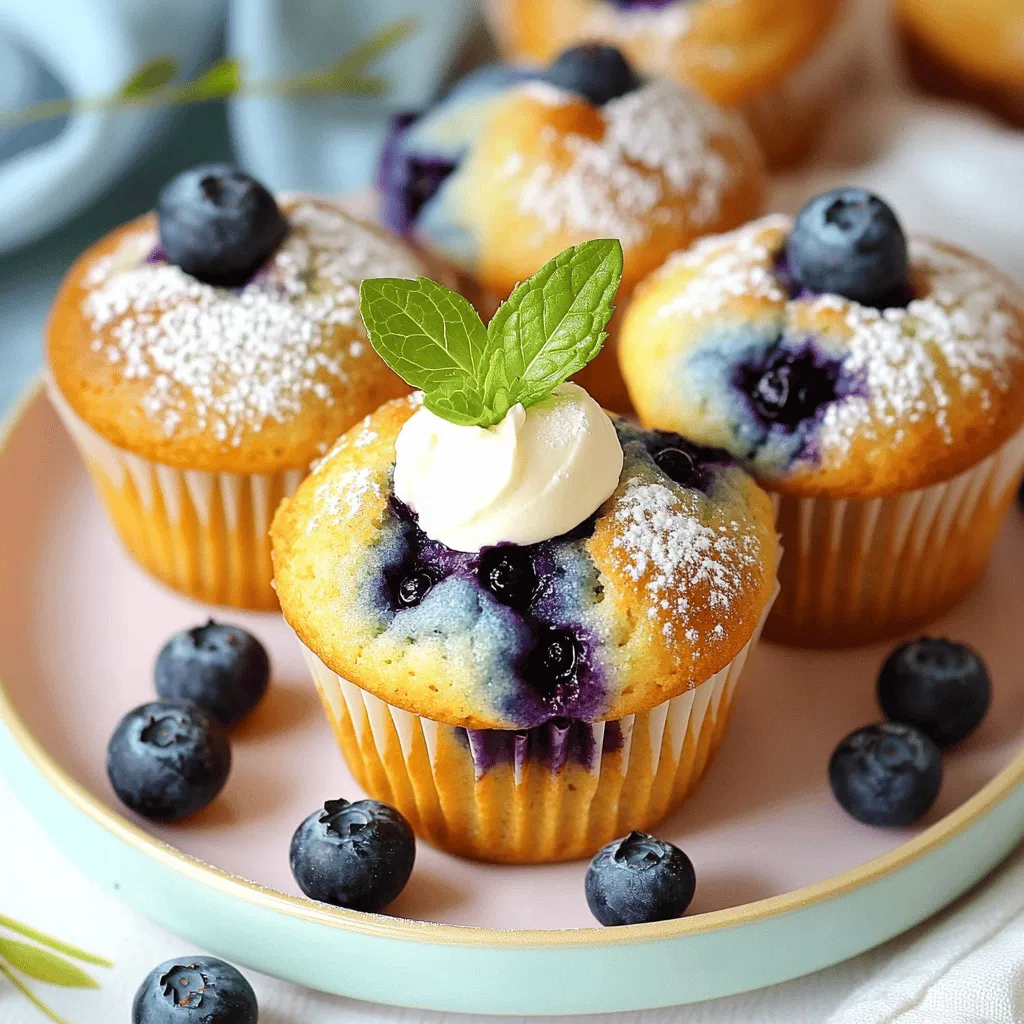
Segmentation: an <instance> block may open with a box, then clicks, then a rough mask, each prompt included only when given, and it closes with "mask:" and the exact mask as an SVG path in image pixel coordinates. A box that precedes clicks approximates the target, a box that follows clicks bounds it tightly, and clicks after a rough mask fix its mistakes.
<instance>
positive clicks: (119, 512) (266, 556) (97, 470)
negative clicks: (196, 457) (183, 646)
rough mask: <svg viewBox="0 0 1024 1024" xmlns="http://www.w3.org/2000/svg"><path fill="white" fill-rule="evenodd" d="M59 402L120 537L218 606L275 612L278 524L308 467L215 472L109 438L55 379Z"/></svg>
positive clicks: (176, 583)
mask: <svg viewBox="0 0 1024 1024" xmlns="http://www.w3.org/2000/svg"><path fill="white" fill-rule="evenodd" d="M49 395H50V400H51V402H52V403H53V405H54V407H55V408H56V410H57V412H58V414H59V415H60V418H61V420H62V421H63V422H64V425H65V426H66V427H67V429H68V432H69V433H70V434H71V436H72V438H73V439H74V441H75V444H76V445H77V447H78V449H79V451H80V452H81V455H82V458H83V460H84V461H85V464H86V467H87V468H88V470H89V475H90V476H91V478H92V481H93V484H94V485H95V487H96V490H97V492H98V493H99V496H100V499H101V500H102V502H103V505H104V507H105V508H106V511H107V515H108V516H109V518H110V521H111V522H112V523H113V525H114V529H115V530H116V531H117V534H118V536H119V537H120V538H121V542H122V543H123V544H124V546H125V548H127V550H128V552H129V554H130V555H131V556H132V558H134V559H135V561H136V562H138V563H139V565H141V566H142V567H143V568H144V569H146V570H147V571H148V572H149V573H150V574H151V575H153V576H155V577H156V578H157V579H158V580H160V581H161V582H163V583H165V584H167V585H168V586H169V587H172V588H174V589H175V590H177V591H180V592H181V593H183V594H186V595H187V596H189V597H193V598H195V599H197V600H199V601H204V602H206V603H209V604H219V605H230V606H232V607H235V608H246V609H251V610H265V611H272V610H274V609H276V608H277V607H278V603H277V595H276V594H275V592H274V589H273V586H272V582H271V581H272V580H273V565H272V563H271V559H270V539H269V535H268V534H269V530H270V523H271V521H272V519H273V518H274V512H275V511H276V510H277V506H278V505H279V504H280V502H281V499H282V498H285V497H289V496H290V495H292V494H294V493H295V491H296V489H297V488H298V486H299V484H300V483H301V482H302V480H303V478H304V477H305V475H306V472H305V471H304V470H299V469H289V470H285V471H283V472H280V473H267V474H264V473H250V474H237V473H209V472H203V471H199V470H182V469H176V468H174V467H173V466H166V465H163V464H161V463H158V462H153V461H151V460H149V459H146V458H143V457H141V456H139V455H135V454H133V453H131V452H127V451H124V450H123V449H121V448H118V447H117V446H115V445H113V444H111V443H110V442H109V441H107V440H106V439H105V438H103V437H101V436H100V435H99V434H98V433H96V431H95V430H93V429H92V428H91V427H90V426H89V425H88V424H87V423H85V422H84V421H83V420H82V419H81V418H80V417H79V416H78V415H77V414H76V413H75V412H74V411H73V410H72V409H71V407H70V406H69V405H68V403H67V402H66V401H65V399H64V397H63V396H62V395H61V394H60V392H59V391H58V389H57V388H56V387H55V386H53V385H52V384H51V386H50V388H49Z"/></svg>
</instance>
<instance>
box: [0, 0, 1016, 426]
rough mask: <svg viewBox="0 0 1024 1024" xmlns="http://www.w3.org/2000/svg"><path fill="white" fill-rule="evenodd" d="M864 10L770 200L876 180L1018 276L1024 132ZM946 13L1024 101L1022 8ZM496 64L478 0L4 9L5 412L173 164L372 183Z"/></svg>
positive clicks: (57, 2)
mask: <svg viewBox="0 0 1024 1024" xmlns="http://www.w3.org/2000/svg"><path fill="white" fill-rule="evenodd" d="M550 2H551V3H553V4H557V3H560V2H563V0H550ZM646 2H648V3H650V2H651V0H646ZM806 2H809V3H813V2H815V0H806ZM851 2H852V3H855V4H860V8H859V11H858V16H859V17H860V18H861V21H860V29H859V31H860V34H861V44H862V45H861V52H862V57H863V67H862V69H861V75H860V76H859V78H858V79H857V81H856V82H855V83H852V84H851V87H850V89H849V90H848V91H847V94H846V95H845V97H844V99H845V104H844V105H843V106H842V107H841V108H836V109H834V110H833V111H832V112H831V114H830V116H829V119H828V124H827V126H826V131H825V134H824V137H823V138H822V139H821V140H820V143H819V146H818V148H817V150H816V152H815V153H814V155H813V158H812V160H811V161H810V162H809V163H805V164H804V165H802V166H801V167H800V168H798V169H796V170H790V171H788V172H787V173H785V174H783V175H779V176H777V177H776V178H775V180H774V191H773V196H772V205H773V206H775V207H777V208H785V209H792V208H794V207H795V206H797V205H799V203H800V202H801V201H802V200H803V199H804V198H806V197H807V196H809V195H810V194H812V193H813V192H814V191H817V190H819V189H820V188H821V187H822V186H825V185H828V184H831V183H833V182H837V181H849V182H851V183H857V184H864V185H867V186H869V187H874V188H876V189H877V190H878V191H880V192H882V194H883V195H886V197H887V198H889V199H890V200H891V201H892V202H893V203H894V205H895V206H896V208H897V209H898V210H900V212H901V216H902V217H903V219H904V220H905V221H906V222H907V224H908V226H910V227H911V228H916V229H924V230H928V231H931V232H934V233H937V234H943V235H945V236H946V237H948V238H950V239H951V240H953V241H960V242H963V243H965V244H967V245H968V246H969V247H971V248H973V249H975V250H977V251H980V252H981V253H983V254H984V255H986V256H988V257H989V258H990V259H991V260H993V261H994V262H995V263H996V264H997V265H999V266H1001V267H1002V268H1003V269H1004V271H1006V272H1007V273H1009V274H1011V275H1013V276H1015V277H1017V278H1018V279H1020V278H1021V276H1022V272H1021V269H1020V268H1021V267H1022V266H1024V258H1022V257H1024V212H1022V204H1021V203H1020V201H1019V187H1020V182H1021V181H1024V173H1022V172H1024V134H1022V133H1018V132H1016V131H1013V130H1011V129H1009V128H1008V127H1007V125H1006V124H1005V123H1004V122H1000V121H999V120H998V119H996V118H995V117H993V116H992V115H991V114H990V113H988V112H983V111H982V109H981V108H980V107H977V106H974V105H972V104H971V103H968V102H960V101H959V100H960V99H963V97H960V98H959V99H958V100H955V101H953V102H948V101H946V100H939V99H933V98H926V97H925V96H924V94H923V93H921V91H920V90H919V89H918V88H917V87H916V86H915V85H914V84H912V82H911V78H910V75H909V74H908V68H907V62H906V58H905V52H904V50H903V49H902V48H901V47H899V46H897V45H896V43H895V34H894V32H893V30H892V20H893V19H892V9H891V7H890V5H889V3H888V2H886V0H851ZM935 2H938V0H935ZM943 2H944V3H945V5H946V6H947V7H948V6H953V7H956V6H957V5H961V6H962V7H963V8H964V9H965V10H967V9H969V10H970V11H972V12H974V13H973V15H972V16H973V17H974V18H975V20H978V19H982V18H989V19H990V20H991V21H992V22H993V24H995V25H997V26H999V28H998V31H999V33H1000V39H1002V40H1003V43H1002V44H1001V45H1002V48H1003V49H1004V50H1006V51H1007V52H1008V53H1009V54H1010V59H1011V64H1012V58H1013V54H1014V53H1017V54H1018V56H1019V61H1018V67H1017V76H1018V77H1019V78H1020V79H1021V82H1022V85H1021V90H1022V93H1024V70H1022V69H1024V3H1021V0H986V2H984V3H970V4H968V3H967V2H966V0H943ZM901 3H903V6H904V7H907V6H911V4H908V3H907V0H901ZM616 4H618V5H619V6H623V4H622V3H620V2H619V0H616ZM654 6H659V4H654ZM661 6H663V4H661ZM684 6H685V5H684ZM1014 12H1016V13H1014ZM1001 22H1005V25H1006V26H1009V28H1008V29H1006V28H1004V27H1002V25H1001ZM1007 31H1009V33H1010V38H1009V41H1007V40H1006V38H1005V37H1006V34H1007ZM361 48H362V49H361ZM493 54H494V48H493V44H492V43H491V42H490V41H489V38H488V36H487V32H486V29H485V27H484V19H483V16H482V12H481V10H480V9H479V6H478V4H477V2H476V0H373V2H372V3H371V2H369V0H44V2H41V0H0V408H5V407H6V406H8V405H9V404H10V401H11V399H12V397H13V396H14V395H15V394H16V393H17V391H18V390H19V389H20V388H21V387H22V386H23V385H24V384H25V382H26V381H27V380H28V379H29V378H30V377H31V375H32V374H33V373H34V372H35V370H36V368H37V367H38V365H39V364H40V361H41V358H40V341H39V336H40V330H41V327H42V323H43V321H44V318H45V315H46V310H47V308H48V305H49V302H50V300H51V298H52V295H53V292H54V289H55V288H56V286H57V283H58V282H59V280H60V277H61V276H62V275H63V273H64V272H65V270H66V269H67V267H68V266H69V265H70V263H71V261H72V260H73V259H74V257H75V256H76V255H77V254H78V253H79V252H80V251H81V250H82V249H83V248H84V247H85V246H86V245H88V244H89V243H90V242H92V241H94V240H96V239H97V238H98V237H100V236H101V235H102V234H103V233H104V232H106V231H107V230H108V229H109V228H111V227H113V226H114V225H115V224H117V223H119V222H121V221H124V220H126V219H127V218H129V217H132V216H134V215H135V214H137V213H140V212H142V211H144V210H146V209H148V208H150V207H151V205H152V203H153V200H154V198H155V196H156V193H157V191H158V189H159V188H160V186H161V185H162V184H163V183H164V182H165V181H167V179H168V178H169V177H170V176H171V175H173V174H174V173H175V172H176V171H177V170H179V169H181V168H183V167H186V166H188V165H190V164H193V163H196V162H199V161H206V160H220V159H233V160H237V161H238V162H239V163H241V164H242V165H243V166H244V167H245V168H246V169H247V170H249V171H250V172H252V173H253V174H255V175H256V176H257V177H259V178H261V179H262V180H263V181H265V182H266V184H268V185H269V186H271V187H272V188H276V189H311V190H318V191H324V192H339V191H349V190H353V189H361V188H365V187H366V186H368V185H369V184H370V183H371V182H372V179H373V170H374V163H375V160H376V156H377V150H378V147H379V145H380V142H381V139H382V136H383V133H384V131H385V129H386V125H387V121H388V117H389V115H390V114H391V113H392V112H394V111H397V110H402V109H408V108H421V107H423V106H424V105H425V104H426V103H428V102H429V100H430V99H431V98H432V97H433V96H434V95H436V94H438V93H439V92H440V91H442V90H443V89H444V87H445V85H446V84H447V83H449V82H450V81H452V80H453V79H454V78H456V77H457V76H458V75H459V74H460V73H461V72H463V71H464V70H466V69H467V68H469V67H471V66H472V65H473V64H475V63H478V62H480V61H481V60H487V59H491V58H492V57H493ZM353 57H355V58H356V59H355V61H354V63H353V61H352V59H351V58H353ZM353 68H354V69H355V70H354V71H353ZM368 82H370V83H371V86H368V85H367V83H368ZM372 87H377V88H379V89H380V94H379V95H365V94H363V95H354V94H352V90H353V89H354V90H355V91H356V92H360V91H363V92H365V91H368V90H369V88H372ZM204 96H205V97H207V98H206V99H205V100H204V99H203V97H204ZM968 98H974V97H968ZM982 98H984V97H982Z"/></svg>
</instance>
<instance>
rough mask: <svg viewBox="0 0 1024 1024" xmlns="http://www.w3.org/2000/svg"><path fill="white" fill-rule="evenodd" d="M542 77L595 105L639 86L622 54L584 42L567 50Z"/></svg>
mask: <svg viewBox="0 0 1024 1024" xmlns="http://www.w3.org/2000/svg"><path fill="white" fill-rule="evenodd" d="M545 77H546V78H547V80H548V81H549V82H550V83H551V84H552V85H555V86H557V87H558V88H559V89H567V90H568V91H569V92H576V93H579V94H580V95H581V96H585V97H586V98H587V99H588V100H590V102H591V103H594V104H596V105H597V106H601V105H602V104H605V103H607V102H608V101H609V100H614V99H617V98H618V97H619V96H625V95H626V93H629V92H633V90H634V89H639V88H640V86H641V84H642V83H641V81H640V79H639V78H638V77H637V75H636V73H635V72H634V71H633V69H632V68H631V67H630V66H629V63H628V62H627V61H626V58H625V57H623V56H622V53H621V52H620V51H619V50H617V49H616V48H615V47H614V46H607V45H605V44H604V43H583V44H582V45H581V46H574V47H572V49H570V50H566V51H565V52H564V53H563V54H562V55H561V56H559V57H558V58H557V59H556V60H555V62H554V64H552V65H551V67H550V68H548V71H547V75H546V76H545Z"/></svg>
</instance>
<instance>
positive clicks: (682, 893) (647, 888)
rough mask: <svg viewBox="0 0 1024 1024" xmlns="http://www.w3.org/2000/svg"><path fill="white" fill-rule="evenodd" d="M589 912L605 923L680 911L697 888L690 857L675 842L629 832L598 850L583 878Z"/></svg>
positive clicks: (632, 921) (641, 919) (639, 920)
mask: <svg viewBox="0 0 1024 1024" xmlns="http://www.w3.org/2000/svg"><path fill="white" fill-rule="evenodd" d="M584 889H585V891H586V894H587V903H589V904H590V910H591V913H593V915H594V917H596V918H597V919H598V921H600V922H601V924H604V925H616V924H644V923H645V922H647V921H669V920H671V919H672V918H676V917H680V916H681V915H682V914H683V913H685V911H686V908H687V907H688V906H689V905H690V903H691V901H692V900H693V894H694V892H695V891H696V889H697V876H696V874H694V870H693V863H692V862H691V861H690V858H689V857H687V856H686V854H685V853H683V851H682V850H680V849H679V848H678V847H677V846H673V845H672V844H671V843H666V842H665V841H664V840H661V839H655V838H654V836H649V835H647V834H646V833H644V832H630V833H629V835H628V836H626V838H625V839H616V840H615V841H614V842H611V843H609V844H608V845H607V846H605V847H603V848H602V849H600V850H598V851H597V853H596V854H595V856H594V859H593V860H592V861H591V862H590V867H589V868H588V869H587V877H586V881H585V883H584Z"/></svg>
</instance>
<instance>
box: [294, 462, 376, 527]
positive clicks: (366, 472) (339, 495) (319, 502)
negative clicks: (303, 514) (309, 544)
mask: <svg viewBox="0 0 1024 1024" xmlns="http://www.w3.org/2000/svg"><path fill="white" fill-rule="evenodd" d="M381 494H382V492H381V489H380V484H378V483H377V481H376V480H375V479H374V475H373V471H372V470H371V469H369V468H366V467H364V468H361V469H353V470H350V471H349V472H347V473H341V474H339V475H338V476H335V477H331V478H329V479H327V480H325V481H324V482H323V483H322V484H320V486H319V487H317V489H316V494H315V495H314V497H313V512H312V514H311V515H310V517H309V521H308V522H307V523H306V534H307V536H308V535H309V534H311V533H313V531H314V530H316V529H317V527H318V526H319V525H320V523H321V521H322V520H327V521H328V522H330V523H331V525H332V528H333V527H334V526H336V525H337V523H338V522H339V520H351V519H354V518H356V516H358V514H359V512H360V511H361V510H362V507H363V503H364V501H365V500H366V499H367V498H370V497H375V498H380V497H381Z"/></svg>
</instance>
